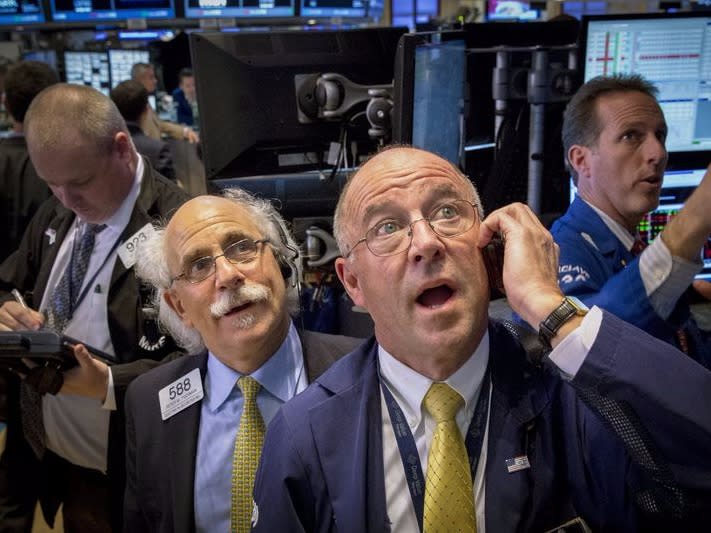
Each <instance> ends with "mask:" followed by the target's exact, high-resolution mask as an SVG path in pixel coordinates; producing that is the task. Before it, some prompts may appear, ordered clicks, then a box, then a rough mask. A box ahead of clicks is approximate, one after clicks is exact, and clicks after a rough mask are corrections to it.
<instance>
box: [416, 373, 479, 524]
mask: <svg viewBox="0 0 711 533" xmlns="http://www.w3.org/2000/svg"><path fill="white" fill-rule="evenodd" d="M424 404H425V409H427V411H428V412H429V413H430V414H431V415H432V417H433V418H434V419H435V421H436V422H437V426H436V427H435V430H434V435H433V437H432V444H431V445H430V453H429V456H428V459H427V476H426V481H425V509H424V522H423V523H424V531H425V533H437V532H442V533H453V532H467V533H469V532H476V516H475V514H474V490H473V488H472V474H471V468H470V466H469V458H468V457H467V450H466V448H465V447H464V440H463V439H462V434H461V433H460V432H459V428H458V427H457V422H456V421H455V419H454V417H455V416H456V414H457V411H459V409H460V408H461V407H462V406H463V405H464V399H463V398H462V397H461V396H460V395H459V393H458V392H457V391H455V390H454V389H453V388H451V387H450V386H449V385H447V384H446V383H433V384H432V386H431V387H430V389H429V390H428V391H427V394H425V399H424Z"/></svg>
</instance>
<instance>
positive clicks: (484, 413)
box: [380, 367, 491, 531]
mask: <svg viewBox="0 0 711 533" xmlns="http://www.w3.org/2000/svg"><path fill="white" fill-rule="evenodd" d="M489 374H490V373H489V368H488V367H487V369H486V373H485V374H484V379H483V381H482V386H481V391H480V392H479V400H478V401H477V403H476V408H475V409H474V415H473V416H472V421H471V423H470V424H469V429H468V430H467V435H466V438H465V439H464V445H465V446H466V448H467V455H468V456H469V466H470V468H471V472H472V482H473V481H474V476H475V475H476V468H477V465H478V464H479V456H480V455H481V447H482V444H483V442H484V432H485V431H486V423H487V419H488V416H489V389H490V388H491V380H490V375H489ZM380 388H381V390H382V391H383V396H384V397H385V405H387V408H388V413H389V414H390V421H391V424H392V427H393V432H394V433H395V439H396V440H397V447H398V450H399V451H400V458H401V459H402V466H403V469H404V470H405V479H406V480H407V486H408V488H409V489H410V497H411V498H412V505H413V506H414V508H415V516H416V517H417V523H418V525H419V526H420V531H422V530H423V526H422V520H423V516H424V508H425V478H424V476H423V474H422V464H421V463H420V456H419V454H418V453H417V445H416V444H415V438H414V437H413V436H412V432H411V431H410V427H409V425H408V423H407V419H406V418H405V415H404V413H403V412H402V409H401V408H400V406H399V405H398V403H397V401H396V400H395V398H393V395H392V393H391V392H390V390H388V388H387V386H385V384H384V383H383V380H382V378H381V379H380Z"/></svg>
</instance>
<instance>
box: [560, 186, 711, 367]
mask: <svg viewBox="0 0 711 533" xmlns="http://www.w3.org/2000/svg"><path fill="white" fill-rule="evenodd" d="M551 234H552V235H553V239H554V240H555V242H556V243H557V244H558V246H559V247H560V260H559V263H560V267H559V273H558V283H559V284H560V288H561V290H562V291H563V292H564V293H565V294H570V295H574V296H577V297H578V298H580V299H581V300H582V301H583V302H585V304H586V305H587V306H588V307H592V306H593V305H597V306H599V307H602V308H603V309H606V310H608V311H610V312H611V313H613V314H615V315H617V316H618V317H620V318H621V319H623V320H626V321H627V322H629V323H631V324H634V325H635V326H637V327H638V328H642V329H643V330H644V331H646V332H648V333H650V334H652V335H654V336H655V337H657V338H660V339H662V340H665V341H667V342H668V343H670V344H674V345H675V346H677V347H678V342H677V337H676V330H677V329H678V328H679V327H681V326H684V327H685V329H686V332H687V335H688V340H689V352H690V355H691V356H692V357H694V358H695V359H696V360H697V361H699V362H700V363H701V364H703V365H705V366H706V367H707V368H708V367H711V333H709V332H706V331H702V330H700V329H699V327H698V325H697V324H696V322H695V320H694V319H693V317H692V316H691V313H690V311H689V305H688V304H687V303H686V302H685V299H684V297H683V296H682V298H681V299H680V300H679V302H677V305H676V307H675V309H674V311H673V312H672V314H671V316H670V317H669V319H668V320H664V319H663V318H662V317H660V316H659V315H658V314H657V312H656V311H655V310H654V308H653V307H652V304H651V302H650V301H649V297H648V296H647V291H646V289H645V288H644V283H643V281H642V276H641V274H640V271H639V258H635V257H634V256H633V255H632V253H631V252H630V251H629V250H627V249H626V248H625V247H624V246H623V245H622V242H621V241H620V240H619V239H618V238H617V236H616V235H615V234H614V233H612V231H611V230H610V228H608V227H607V225H605V223H604V222H603V220H602V218H600V215H598V214H597V213H596V212H595V210H594V209H593V208H592V207H590V206H589V205H588V204H586V203H585V202H584V201H583V200H582V199H581V198H580V197H576V198H575V200H574V201H573V203H572V204H570V207H569V208H568V211H567V212H566V213H565V215H563V216H562V217H561V218H560V219H559V220H557V221H556V222H555V223H554V224H553V227H552V228H551ZM583 235H586V236H587V238H586V237H583ZM591 241H592V242H591ZM593 243H594V244H593Z"/></svg>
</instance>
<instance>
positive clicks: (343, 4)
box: [301, 0, 382, 18]
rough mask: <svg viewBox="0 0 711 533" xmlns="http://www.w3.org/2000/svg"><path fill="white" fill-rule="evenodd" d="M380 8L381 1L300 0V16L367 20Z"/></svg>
mask: <svg viewBox="0 0 711 533" xmlns="http://www.w3.org/2000/svg"><path fill="white" fill-rule="evenodd" d="M381 6H382V0H380V1H377V0H301V16H302V17H313V18H320V17H343V18H367V17H370V16H371V9H375V10H377V9H380V8H381Z"/></svg>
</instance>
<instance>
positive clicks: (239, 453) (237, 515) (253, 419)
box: [230, 376, 264, 533]
mask: <svg viewBox="0 0 711 533" xmlns="http://www.w3.org/2000/svg"><path fill="white" fill-rule="evenodd" d="M237 386H238V387H239V388H240V390H241V391H242V396H244V406H243V407H242V416H241V417H240V420H239V430H238V431H237V438H236V439H235V451H234V455H233V456H232V502H231V503H232V504H231V507H230V523H231V530H232V531H233V532H237V533H248V532H249V530H250V528H251V521H252V488H253V487H254V475H255V474H256V472H257V466H258V465H259V455H260V454H261V452H262V444H263V443H264V420H263V419H262V415H261V414H260V413H259V409H258V408H257V393H258V392H259V386H260V385H259V383H258V382H257V381H255V380H254V379H253V378H250V377H248V376H242V377H241V378H239V379H238V380H237Z"/></svg>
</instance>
